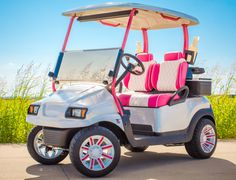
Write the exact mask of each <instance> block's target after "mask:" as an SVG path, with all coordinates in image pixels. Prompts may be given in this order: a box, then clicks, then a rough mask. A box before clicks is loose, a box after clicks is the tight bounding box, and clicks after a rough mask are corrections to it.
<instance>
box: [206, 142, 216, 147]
mask: <svg viewBox="0 0 236 180" xmlns="http://www.w3.org/2000/svg"><path fill="white" fill-rule="evenodd" d="M206 144H210V145H213V146H214V145H215V144H214V143H211V142H209V141H206Z"/></svg>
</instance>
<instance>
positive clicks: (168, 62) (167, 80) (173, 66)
mask: <svg viewBox="0 0 236 180" xmlns="http://www.w3.org/2000/svg"><path fill="white" fill-rule="evenodd" d="M164 59H165V61H164V62H163V63H160V64H155V65H153V68H152V73H151V84H152V87H153V88H154V89H156V90H158V91H176V90H178V89H180V88H181V87H183V86H184V85H185V81H186V75H187V70H188V63H187V62H186V60H185V59H184V58H183V55H182V53H167V54H165V57H164Z"/></svg>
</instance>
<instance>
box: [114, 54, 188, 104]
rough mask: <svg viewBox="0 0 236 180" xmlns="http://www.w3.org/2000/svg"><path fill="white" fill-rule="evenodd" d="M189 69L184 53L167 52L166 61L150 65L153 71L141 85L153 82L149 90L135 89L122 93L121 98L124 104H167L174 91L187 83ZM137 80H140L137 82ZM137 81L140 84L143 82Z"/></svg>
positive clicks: (175, 97) (176, 97) (175, 98)
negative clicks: (152, 90)
mask: <svg viewBox="0 0 236 180" xmlns="http://www.w3.org/2000/svg"><path fill="white" fill-rule="evenodd" d="M187 69H188V64H187V62H186V60H185V59H184V58H183V56H182V53H168V54H166V55H165V59H164V62H162V63H160V64H152V65H151V66H150V67H149V70H150V71H151V72H149V73H150V76H149V80H146V81H145V85H142V86H141V85H140V87H143V86H144V87H148V86H147V85H146V84H149V83H151V87H150V88H149V89H148V90H149V91H148V90H146V91H142V92H140V91H139V92H137V90H136V91H135V90H134V91H135V92H127V93H123V94H120V95H119V98H120V101H121V103H122V105H123V106H133V107H149V108H158V107H162V106H165V105H167V104H168V102H169V101H170V99H171V97H173V96H174V93H175V92H176V91H177V90H179V89H180V88H182V87H183V86H184V85H185V81H186V74H187ZM137 78H138V76H137ZM137 81H139V80H136V81H135V82H137ZM135 82H133V84H135ZM142 82H143V80H142ZM137 83H138V84H140V83H141V82H137ZM128 87H130V86H128ZM135 87H136V86H135ZM137 87H139V86H137ZM151 89H155V93H150V90H151ZM178 98H179V96H178V95H176V96H174V100H177V99H178Z"/></svg>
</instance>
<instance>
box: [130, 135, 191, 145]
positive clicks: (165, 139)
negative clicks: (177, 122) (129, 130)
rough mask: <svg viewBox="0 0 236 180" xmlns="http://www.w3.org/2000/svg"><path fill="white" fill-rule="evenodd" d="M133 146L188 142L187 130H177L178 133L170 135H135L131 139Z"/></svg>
mask: <svg viewBox="0 0 236 180" xmlns="http://www.w3.org/2000/svg"><path fill="white" fill-rule="evenodd" d="M129 141H130V143H131V144H132V146H135V147H137V146H150V145H161V144H163V145H165V144H166V145H168V144H182V143H185V142H188V138H187V136H186V133H185V132H176V134H170V135H168V134H167V135H165V134H163V135H154V136H146V135H136V134H134V135H133V140H131V139H129Z"/></svg>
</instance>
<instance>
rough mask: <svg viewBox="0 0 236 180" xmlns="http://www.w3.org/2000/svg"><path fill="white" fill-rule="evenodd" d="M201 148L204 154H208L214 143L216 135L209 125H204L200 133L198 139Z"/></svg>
mask: <svg viewBox="0 0 236 180" xmlns="http://www.w3.org/2000/svg"><path fill="white" fill-rule="evenodd" d="M200 142H201V148H202V150H203V151H204V152H205V153H210V152H211V151H212V150H213V149H214V147H215V143H216V134H215V130H214V128H213V127H212V126H211V125H209V124H208V125H205V126H204V127H203V129H202V132H201V137H200Z"/></svg>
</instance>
